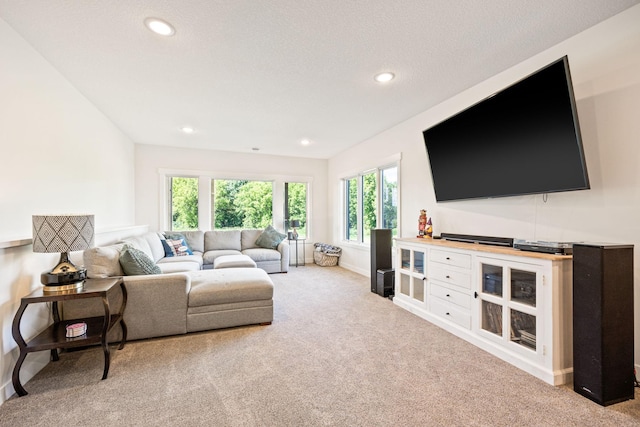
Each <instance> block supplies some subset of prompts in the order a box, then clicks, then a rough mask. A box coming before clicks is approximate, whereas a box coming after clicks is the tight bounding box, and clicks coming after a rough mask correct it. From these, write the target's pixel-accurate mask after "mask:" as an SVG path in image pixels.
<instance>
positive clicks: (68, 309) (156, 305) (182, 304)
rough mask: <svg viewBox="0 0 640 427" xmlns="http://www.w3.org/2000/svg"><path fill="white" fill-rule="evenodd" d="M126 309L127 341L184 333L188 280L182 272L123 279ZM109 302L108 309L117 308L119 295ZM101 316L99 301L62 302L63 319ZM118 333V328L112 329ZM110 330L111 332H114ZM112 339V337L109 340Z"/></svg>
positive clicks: (92, 299)
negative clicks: (125, 290) (125, 289)
mask: <svg viewBox="0 0 640 427" xmlns="http://www.w3.org/2000/svg"><path fill="white" fill-rule="evenodd" d="M123 279H124V283H125V287H126V288H127V296H128V298H127V307H126V308H125V311H124V321H125V323H126V325H127V329H128V334H127V339H131V340H135V339H142V338H150V337H160V336H165V335H175V334H184V333H186V332H187V300H188V295H189V289H190V288H191V278H190V277H189V276H188V275H187V274H184V273H175V274H151V275H148V276H124V277H123ZM113 295H114V297H113V298H110V299H109V305H110V306H111V309H112V310H117V309H118V307H120V304H121V301H122V298H121V295H120V293H119V292H116V293H114V294H113ZM103 314H104V309H103V307H102V302H101V301H100V299H99V298H88V299H83V300H72V301H65V302H64V306H63V317H64V318H65V319H77V318H83V317H90V316H100V315H103ZM115 329H117V330H118V334H119V328H115ZM115 329H114V330H115ZM109 339H110V340H113V339H114V337H111V336H110V338H109Z"/></svg>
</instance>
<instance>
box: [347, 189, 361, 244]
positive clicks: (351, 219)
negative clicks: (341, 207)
mask: <svg viewBox="0 0 640 427" xmlns="http://www.w3.org/2000/svg"><path fill="white" fill-rule="evenodd" d="M344 194H345V198H346V200H345V206H346V209H345V224H346V227H345V236H344V237H345V239H346V240H352V241H356V242H357V241H358V217H359V215H358V199H359V197H358V178H351V179H347V180H345V191H344Z"/></svg>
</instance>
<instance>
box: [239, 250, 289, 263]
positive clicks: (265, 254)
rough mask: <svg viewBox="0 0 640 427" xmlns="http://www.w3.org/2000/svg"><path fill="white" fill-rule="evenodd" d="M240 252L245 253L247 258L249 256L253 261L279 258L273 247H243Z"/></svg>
mask: <svg viewBox="0 0 640 427" xmlns="http://www.w3.org/2000/svg"><path fill="white" fill-rule="evenodd" d="M242 254H243V255H247V256H248V257H249V258H251V259H252V260H254V261H255V262H262V261H280V258H281V255H280V252H278V251H276V250H274V249H264V248H253V249H245V250H244V251H242Z"/></svg>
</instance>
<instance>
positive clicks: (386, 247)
mask: <svg viewBox="0 0 640 427" xmlns="http://www.w3.org/2000/svg"><path fill="white" fill-rule="evenodd" d="M391 243H392V242H391V229H389V228H372V229H371V292H376V293H377V291H378V286H377V282H378V277H377V274H378V270H388V269H391V268H393V266H392V265H391Z"/></svg>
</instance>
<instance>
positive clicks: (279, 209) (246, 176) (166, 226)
mask: <svg viewBox="0 0 640 427" xmlns="http://www.w3.org/2000/svg"><path fill="white" fill-rule="evenodd" d="M172 177H186V178H195V177H197V178H198V229H199V230H202V231H209V230H212V229H213V228H212V226H211V218H212V214H213V212H212V200H213V199H212V193H211V192H212V186H211V181H212V180H214V179H228V180H247V181H269V182H271V183H272V185H273V198H272V225H273V226H274V227H275V228H276V229H280V228H281V227H284V202H285V200H284V182H296V183H305V184H306V185H307V202H306V203H307V219H306V221H307V230H306V231H307V239H311V238H313V237H312V232H313V230H312V224H313V209H312V206H313V197H312V194H313V177H312V176H307V175H277V174H254V173H243V172H218V171H199V170H188V169H158V179H159V189H160V195H159V205H160V209H159V212H158V215H159V221H158V224H159V226H160V227H161V228H162V229H163V230H170V227H171V225H172V222H171V205H170V204H171V194H170V190H171V178H172ZM280 231H284V232H286V231H287V230H280Z"/></svg>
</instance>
